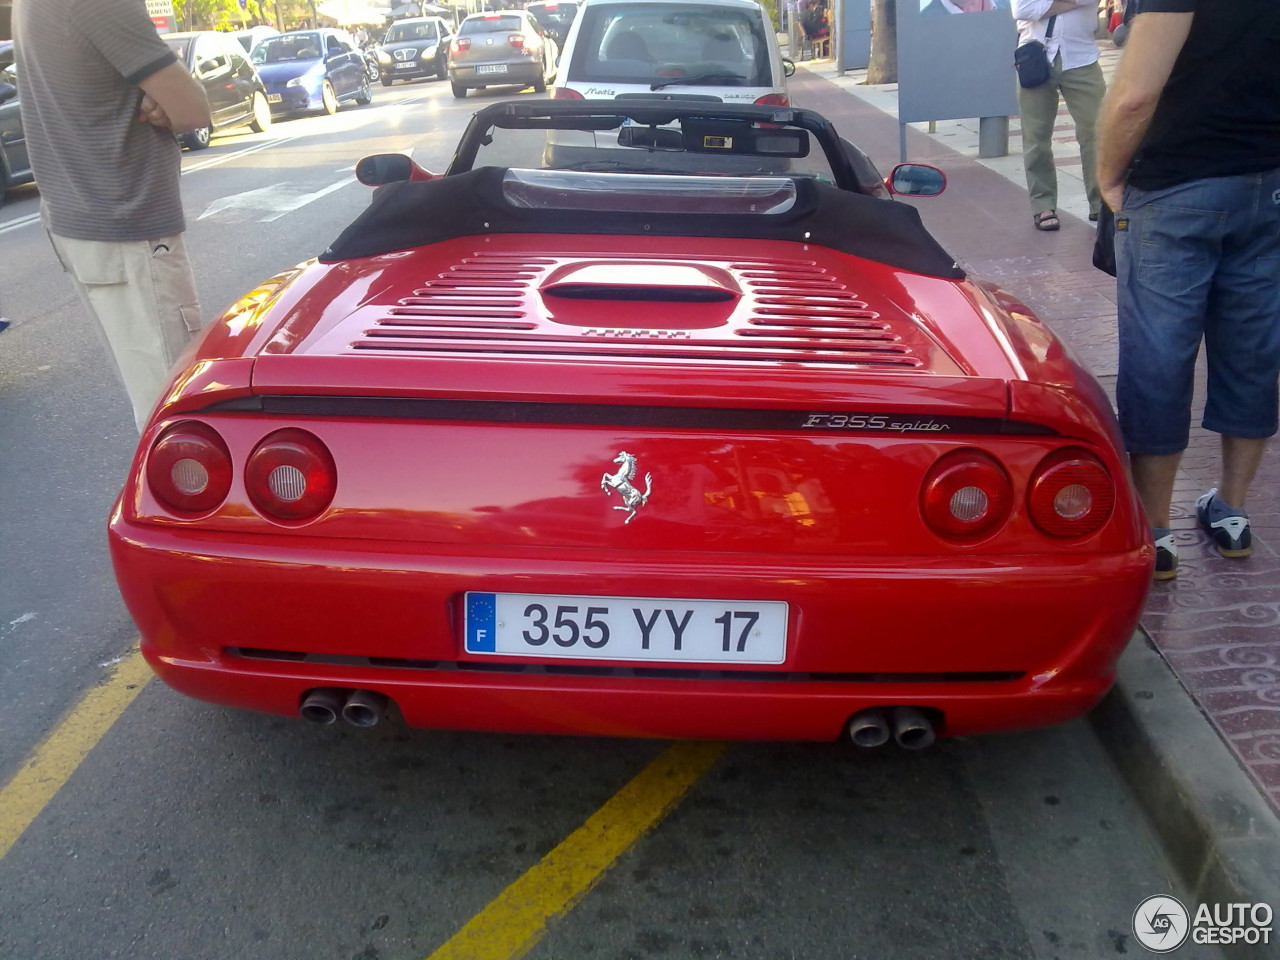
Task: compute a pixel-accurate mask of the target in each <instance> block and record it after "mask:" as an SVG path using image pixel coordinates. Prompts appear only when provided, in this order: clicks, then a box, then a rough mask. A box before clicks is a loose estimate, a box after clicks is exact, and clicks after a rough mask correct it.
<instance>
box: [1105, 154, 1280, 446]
mask: <svg viewBox="0 0 1280 960" xmlns="http://www.w3.org/2000/svg"><path fill="white" fill-rule="evenodd" d="M1116 219H1117V225H1118V229H1117V232H1116V272H1117V294H1118V299H1117V303H1118V308H1119V324H1120V369H1119V377H1118V379H1117V381H1116V405H1117V407H1118V410H1119V416H1120V429H1121V431H1122V433H1123V434H1124V440H1125V445H1126V447H1127V448H1128V450H1129V452H1130V453H1134V454H1139V455H1164V454H1173V453H1180V452H1182V451H1183V450H1185V449H1186V446H1187V439H1188V436H1189V434H1190V429H1191V395H1192V389H1193V385H1194V378H1195V363H1196V355H1197V354H1198V353H1199V350H1200V343H1201V341H1202V340H1203V341H1204V345H1205V358H1206V361H1207V368H1208V391H1207V395H1206V402H1205V408H1204V419H1203V421H1202V425H1203V426H1204V428H1205V429H1206V430H1212V431H1214V432H1215V433H1221V434H1226V435H1228V436H1232V437H1243V438H1248V439H1259V438H1264V437H1269V436H1272V435H1273V434H1274V433H1275V432H1276V428H1277V411H1278V409H1280V391H1278V390H1277V378H1278V377H1280V170H1271V171H1268V172H1266V173H1256V174H1246V175H1243V176H1235V177H1215V178H1212V179H1207V180H1193V181H1191V182H1189V183H1183V184H1179V185H1178V186H1175V187H1167V188H1165V189H1162V190H1139V189H1137V188H1135V187H1129V188H1128V189H1126V190H1125V194H1124V209H1123V210H1122V211H1121V213H1120V214H1118V215H1117V218H1116ZM1125 220H1127V221H1128V223H1127V227H1126V226H1125V224H1124V221H1125Z"/></svg>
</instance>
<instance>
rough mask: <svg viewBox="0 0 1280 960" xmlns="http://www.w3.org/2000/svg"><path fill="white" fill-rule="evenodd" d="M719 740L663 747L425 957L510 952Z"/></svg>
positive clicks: (657, 812)
mask: <svg viewBox="0 0 1280 960" xmlns="http://www.w3.org/2000/svg"><path fill="white" fill-rule="evenodd" d="M724 749H725V745H724V744H722V743H696V742H681V743H676V744H673V745H672V746H670V747H668V748H667V749H666V750H665V751H663V753H662V754H661V755H660V756H659V757H658V758H657V759H656V760H654V761H653V762H652V763H650V764H649V765H648V766H647V767H645V768H644V769H643V770H641V771H640V773H639V774H637V775H636V777H635V778H634V779H633V780H632V781H631V782H630V783H628V784H627V785H626V786H625V787H623V788H622V789H621V790H619V791H618V792H617V793H616V794H614V795H613V796H612V797H611V798H610V799H609V801H608V802H607V803H605V805H604V806H603V807H601V808H600V809H599V810H597V811H596V812H595V813H593V814H592V815H591V816H590V817H589V818H588V819H587V822H586V823H584V824H583V825H582V826H580V827H579V828H578V829H577V830H575V831H574V832H573V833H571V834H570V835H569V836H568V837H566V838H565V839H564V841H563V842H561V844H560V845H559V846H558V847H556V848H555V849H554V850H552V851H551V852H550V853H548V854H547V855H546V856H545V857H543V858H542V860H541V861H539V862H538V863H537V864H536V865H535V866H533V867H531V868H530V869H529V870H528V871H527V872H526V873H525V874H524V876H522V877H520V879H518V880H517V881H516V882H515V883H513V884H512V885H511V886H509V887H507V889H506V890H504V891H502V893H500V894H499V895H498V897H497V899H495V900H494V901H493V902H492V903H490V904H489V905H488V906H487V907H485V908H484V909H483V910H481V911H480V913H478V914H476V916H474V917H473V918H472V919H471V921H470V922H469V923H467V925H466V926H465V927H463V928H462V929H461V930H459V931H458V932H457V933H456V934H454V936H453V937H452V938H451V939H450V940H449V941H448V942H447V943H445V944H444V945H443V946H442V947H440V949H439V950H437V951H436V952H435V953H433V954H431V956H430V957H428V958H427V960H516V958H518V957H522V956H524V955H525V953H527V952H528V951H529V950H530V949H531V948H532V947H533V945H534V944H536V943H537V942H538V940H540V939H541V938H542V935H543V934H544V933H546V931H547V923H548V922H549V921H550V920H551V919H553V918H554V917H556V916H559V915H560V914H562V913H564V912H565V911H566V910H568V909H569V908H570V907H572V906H573V905H574V904H575V903H576V902H577V901H578V899H579V898H581V897H582V895H583V894H585V893H586V892H587V891H588V890H590V889H591V887H592V886H594V885H595V883H596V881H597V880H599V879H600V877H601V876H602V875H603V874H604V872H605V870H607V869H608V868H609V867H610V866H611V865H612V864H613V862H614V861H615V860H617V859H618V857H620V856H621V855H622V854H623V853H625V852H626V850H627V849H628V848H629V847H630V846H631V845H632V844H633V843H635V842H636V841H637V840H639V839H640V837H642V836H643V835H644V834H645V833H647V832H648V831H649V830H651V829H652V828H653V827H654V826H656V825H657V823H658V822H659V821H660V820H661V819H662V818H663V817H664V816H666V815H667V813H668V812H670V810H671V809H672V807H674V806H675V805H676V803H677V802H679V800H680V798H681V797H683V796H684V795H685V793H687V792H688V790H689V788H690V787H692V786H693V785H694V784H695V783H696V782H697V781H698V780H699V779H700V778H701V777H702V775H703V774H705V773H706V772H707V770H708V769H710V767H711V765H712V764H713V763H715V762H716V760H717V759H718V758H719V757H720V755H721V754H722V753H723V752H724Z"/></svg>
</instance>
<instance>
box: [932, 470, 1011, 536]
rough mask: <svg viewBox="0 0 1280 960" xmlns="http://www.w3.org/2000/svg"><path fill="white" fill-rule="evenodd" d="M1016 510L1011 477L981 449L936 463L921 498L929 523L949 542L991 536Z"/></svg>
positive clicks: (935, 531)
mask: <svg viewBox="0 0 1280 960" xmlns="http://www.w3.org/2000/svg"><path fill="white" fill-rule="evenodd" d="M1012 508H1013V485H1012V484H1011V483H1010V482H1009V475H1008V474H1007V473H1005V471H1004V468H1003V467H1002V466H1000V464H999V462H998V461H996V459H995V458H994V457H992V456H990V455H988V454H985V453H983V452H982V451H980V450H957V451H955V452H953V453H949V454H947V455H946V456H945V457H943V458H942V459H941V460H939V461H938V462H937V463H935V464H934V465H933V469H931V470H930V471H929V473H928V475H927V476H926V477H925V481H924V487H923V489H922V490H921V496H920V512H921V513H922V514H923V515H924V519H925V523H927V524H928V525H929V528H930V529H931V530H933V532H934V533H937V534H938V535H939V536H943V537H946V538H947V539H948V540H962V541H972V540H981V539H982V538H983V537H987V536H990V535H991V534H992V533H994V532H995V531H996V530H997V529H999V528H1000V527H1001V526H1003V525H1004V523H1005V521H1006V520H1008V519H1009V512H1010V511H1011V510H1012Z"/></svg>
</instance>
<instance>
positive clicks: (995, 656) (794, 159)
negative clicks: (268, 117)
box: [110, 99, 1153, 747]
mask: <svg viewBox="0 0 1280 960" xmlns="http://www.w3.org/2000/svg"><path fill="white" fill-rule="evenodd" d="M563 130H582V131H593V132H595V133H597V134H599V133H601V132H609V133H610V134H611V135H612V136H613V138H614V139H615V140H616V145H615V146H612V147H611V148H610V149H607V150H601V155H602V156H601V158H600V160H599V162H598V163H592V162H590V161H586V160H584V161H582V162H580V163H578V164H577V165H576V166H575V167H574V168H572V169H547V168H545V167H543V166H542V165H541V157H542V156H543V155H544V153H543V151H544V149H545V146H546V144H547V142H548V137H549V135H551V134H552V133H555V132H559V131H563ZM520 157H522V158H524V159H523V160H521V161H520V162H518V163H515V164H513V163H512V162H511V161H512V159H513V158H520ZM870 169H871V168H870V165H869V162H868V161H867V160H866V158H865V157H864V156H863V155H862V154H861V153H860V152H859V151H858V150H857V149H856V148H855V147H853V145H851V144H849V143H847V142H846V141H844V140H842V139H841V138H840V137H839V136H838V135H837V133H836V132H835V130H834V129H833V128H832V126H831V124H830V123H829V122H828V121H826V120H825V119H824V118H822V117H821V116H819V115H817V114H815V113H812V112H810V111H805V110H800V109H794V108H787V107H768V106H747V105H727V104H721V103H708V102H696V101H670V102H664V101H658V100H646V99H636V100H633V101H618V100H610V101H591V100H585V101H520V102H518V103H514V102H503V103H496V104H494V105H492V106H489V107H486V108H485V109H484V110H481V111H480V112H479V113H478V114H476V116H475V118H474V119H473V121H472V123H471V125H470V126H469V128H468V130H467V132H466V133H465V134H464V136H463V139H462V141H461V143H460V145H459V148H458V152H457V154H456V155H455V158H454V161H453V163H452V165H451V166H450V167H449V169H448V170H447V171H445V173H444V174H443V175H432V174H429V173H428V172H426V171H424V170H422V169H420V168H418V167H417V166H416V165H414V164H413V163H412V161H410V160H409V159H408V158H407V157H404V156H400V155H386V156H377V157H370V158H366V159H365V160H363V161H361V163H360V165H359V167H358V174H359V176H360V177H361V179H362V180H364V181H365V182H367V183H373V184H382V186H381V187H380V189H379V190H378V191H377V192H376V193H375V194H374V197H373V200H372V203H371V204H370V206H369V208H368V209H367V210H366V211H365V212H364V213H363V214H362V215H361V216H360V217H359V218H358V219H357V220H356V221H355V222H354V223H353V224H352V225H351V226H350V227H349V228H347V230H345V231H344V232H343V233H342V235H341V236H339V237H338V238H337V239H336V240H335V241H334V242H333V243H332V244H331V246H330V247H329V248H328V250H326V251H325V253H324V254H323V255H322V256H320V257H319V259H318V260H316V261H312V262H309V263H305V264H303V265H301V266H299V267H298V268H296V269H294V270H292V271H290V272H288V273H286V274H284V275H281V276H278V277H275V278H273V279H271V280H269V281H267V282H265V283H264V284H263V285H262V286H261V287H259V288H258V289H256V290H254V291H252V292H251V293H249V294H248V295H247V296H246V297H245V298H244V299H243V300H241V301H240V302H239V303H237V304H235V305H234V306H233V307H232V308H231V309H230V310H228V311H227V312H226V313H225V314H224V315H223V316H222V317H221V318H220V319H219V320H218V321H217V322H215V323H214V324H213V325H212V326H211V327H210V328H209V330H208V331H207V333H206V334H205V335H204V336H203V338H202V339H201V340H200V341H199V342H198V343H197V344H196V345H194V346H193V348H192V350H191V352H190V354H189V356H187V357H186V358H185V360H184V361H182V362H181V363H180V365H179V369H178V370H177V371H176V372H175V376H174V379H173V383H172V386H171V388H170V389H169V390H168V392H167V393H166V394H165V396H164V397H163V398H162V400H161V401H160V403H159V404H158V406H157V407H156V409H155V412H154V414H153V415H152V418H151V422H150V424H149V425H148V427H147V428H146V430H145V432H144V434H143V437H142V439H141V443H140V445H139V447H138V452H137V455H136V458H135V460H134V463H133V469H132V472H131V474H130V476H129V478H128V481H127V483H126V484H125V487H124V489H123V491H122V493H121V495H120V499H119V501H118V503H117V504H116V507H115V509H114V512H113V513H112V516H111V520H110V540H111V549H112V554H113V557H114V562H115V567H116V573H117V577H118V580H119V584H120V588H121V591H122V593H123V595H124V598H125V600H126V602H127V604H128V607H129V609H130V611H131V612H132V614H133V616H134V618H135V620H136V621H137V623H138V626H139V628H140V630H141V634H142V649H143V651H144V653H145V655H146V657H147V658H148V660H149V661H150V662H151V664H152V666H153V667H154V668H155V670H156V672H157V673H158V674H159V675H160V677H161V678H162V679H163V680H164V681H165V682H166V683H168V684H170V685H171V686H172V687H174V688H175V689H177V690H179V691H182V692H184V693H187V694H189V695H191V696H194V697H199V698H201V699H205V700H210V701H213V702H216V703H221V704H227V705H230V706H236V707H245V708H250V709H255V710H263V711H268V712H271V713H277V714H285V715H294V716H302V717H305V718H307V719H310V720H314V721H318V722H334V721H335V720H337V719H339V718H343V719H346V720H347V721H349V722H352V723H355V724H359V725H368V724H371V723H375V722H377V721H378V720H380V719H381V718H382V717H383V716H384V715H386V714H387V712H389V711H390V712H394V713H398V714H399V715H400V716H402V717H403V719H404V720H405V721H407V723H409V724H410V725H413V726H419V727H439V728H462V729H472V730H494V731H525V732H533V733H566V734H599V735H610V736H638V737H700V738H750V739H811V740H829V739H835V738H838V737H841V736H850V737H852V739H853V742H854V743H857V744H859V745H863V746H876V745H878V744H881V743H884V742H886V741H887V740H888V739H890V738H891V737H892V738H894V739H896V740H897V742H898V743H900V744H902V745H903V746H906V747H921V746H925V745H927V744H928V743H930V742H932V740H933V739H934V737H935V736H938V735H955V734H972V733H985V732H988V731H996V730H1005V729H1012V728H1024V727H1034V726H1039V725H1046V724H1052V723H1056V722H1059V721H1064V720H1067V719H1069V718H1072V717H1075V716H1078V715H1080V714H1082V713H1084V712H1085V711H1087V710H1089V709H1090V708H1091V707H1092V706H1093V705H1094V704H1095V703H1096V702H1097V701H1098V700H1099V699H1100V698H1101V697H1102V696H1103V694H1104V693H1106V691H1107V689H1108V688H1109V687H1110V685H1111V683H1112V681H1113V676H1114V667H1115V662H1116V659H1117V657H1118V656H1119V654H1120V652H1121V650H1122V649H1123V648H1124V646H1125V644H1126V643H1127V641H1128V640H1129V637H1130V635H1131V632H1132V631H1133V629H1134V627H1135V624H1136V622H1137V619H1138V615H1139V612H1140V610H1141V609H1142V604H1143V600H1144V597H1145V595H1146V592H1147V589H1148V586H1149V582H1150V578H1151V568H1152V560H1153V557H1152V549H1151V546H1150V542H1149V535H1148V531H1147V527H1146V524H1145V521H1144V519H1143V517H1142V515H1141V511H1140V508H1139V506H1138V504H1137V502H1136V500H1135V497H1134V494H1133V492H1132V490H1131V488H1130V486H1129V484H1128V481H1127V478H1126V470H1125V463H1124V459H1123V457H1122V455H1121V453H1120V451H1119V448H1118V445H1117V433H1116V429H1115V425H1114V421H1113V418H1112V414H1111V410H1110V407H1109V404H1108V402H1107V400H1106V398H1105V397H1104V395H1103V393H1102V391H1101V390H1100V389H1099V387H1098V385H1097V383H1096V382H1095V381H1094V380H1093V378H1092V377H1091V376H1090V375H1089V373H1088V372H1087V371H1086V370H1085V369H1083V368H1082V367H1081V365H1080V363H1079V362H1078V361H1077V360H1076V359H1075V358H1074V357H1073V356H1072V354H1071V353H1070V352H1069V351H1068V350H1067V349H1066V348H1065V347H1064V346H1063V344H1062V343H1061V341H1059V340H1058V339H1057V338H1056V337H1055V336H1054V334H1053V333H1052V331H1051V330H1050V329H1049V328H1048V327H1046V326H1045V325H1044V324H1043V323H1042V322H1040V321H1039V320H1038V319H1037V318H1036V317H1035V316H1034V315H1032V313H1031V311H1030V310H1028V309H1027V308H1026V307H1025V306H1024V305H1022V304H1021V303H1019V302H1017V301H1016V300H1015V299H1013V298H1012V297H1010V296H1009V295H1007V294H1005V293H1003V292H1001V291H1000V290H998V289H997V288H995V287H993V286H991V285H990V284H987V283H984V282H982V281H981V280H978V279H975V278H972V277H969V276H967V275H966V274H965V272H964V271H963V270H962V269H961V268H959V267H958V266H957V265H956V264H955V263H954V261H953V260H952V258H951V257H950V256H948V255H947V254H946V252H945V251H944V250H943V249H942V248H941V247H940V246H939V245H938V244H937V243H936V242H935V241H934V240H933V238H932V237H931V236H930V235H929V234H928V233H927V232H926V231H925V229H924V227H923V226H922V224H921V221H920V218H919V216H918V214H917V212H916V210H915V209H914V208H913V207H912V206H911V205H909V204H907V203H903V202H901V201H898V200H894V199H886V198H884V197H883V193H884V187H885V184H884V183H883V182H881V181H880V180H879V176H878V174H874V175H873V173H874V172H873V171H872V173H869V172H868V171H869V170H870ZM944 182H945V181H944V178H943V176H942V174H941V173H940V172H939V171H937V170H935V169H933V168H930V167H926V166H922V165H918V164H904V165H900V166H898V167H897V168H895V169H894V171H893V172H892V173H891V175H890V177H889V180H888V184H889V186H890V189H891V190H893V191H895V192H896V193H899V194H914V195H918V196H923V195H929V194H933V193H938V192H940V191H941V190H942V188H943V186H944Z"/></svg>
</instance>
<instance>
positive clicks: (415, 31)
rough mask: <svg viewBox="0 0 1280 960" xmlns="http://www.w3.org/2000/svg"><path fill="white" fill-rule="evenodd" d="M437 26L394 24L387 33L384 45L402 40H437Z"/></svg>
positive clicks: (427, 24)
mask: <svg viewBox="0 0 1280 960" xmlns="http://www.w3.org/2000/svg"><path fill="white" fill-rule="evenodd" d="M435 39H436V25H435V24H434V23H393V24H392V25H391V29H389V30H388V31H387V36H386V39H385V40H384V41H383V42H384V43H399V42H400V41H402V40H435Z"/></svg>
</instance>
